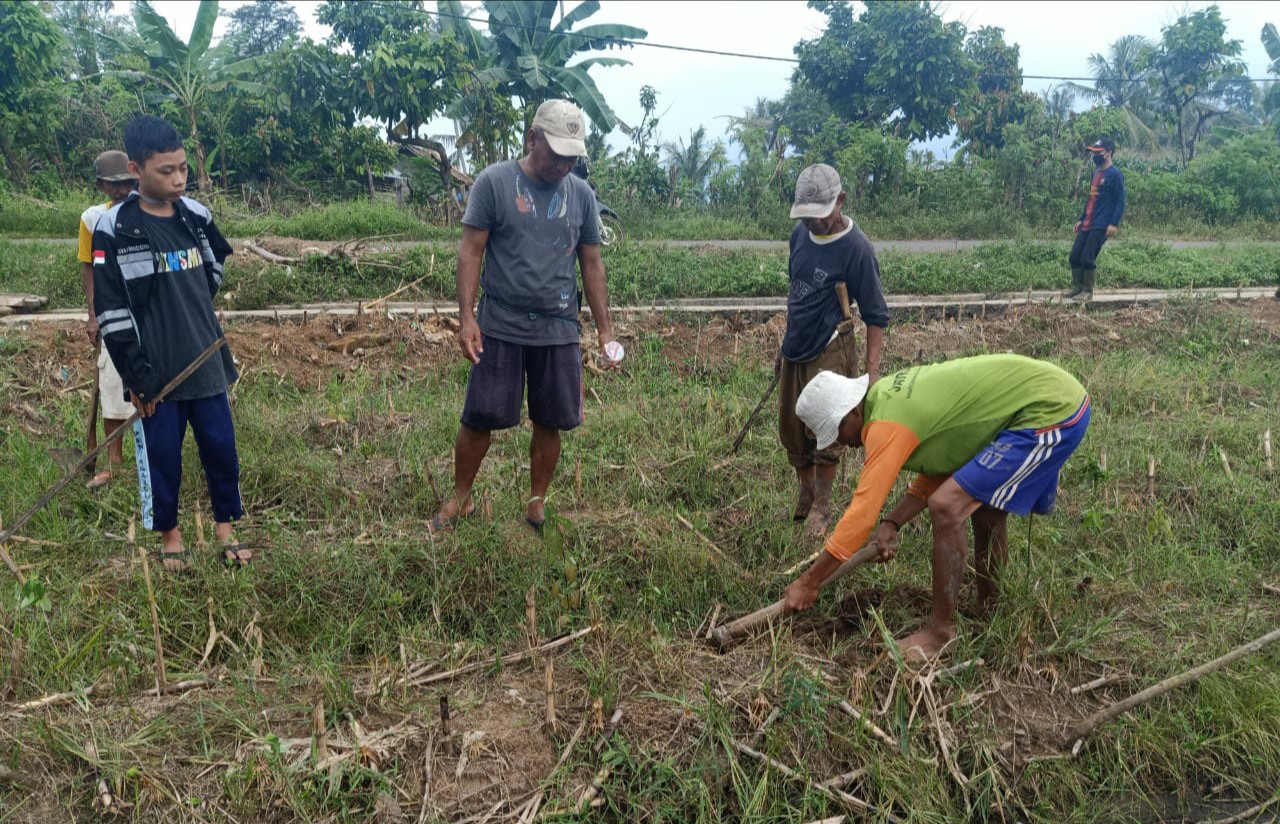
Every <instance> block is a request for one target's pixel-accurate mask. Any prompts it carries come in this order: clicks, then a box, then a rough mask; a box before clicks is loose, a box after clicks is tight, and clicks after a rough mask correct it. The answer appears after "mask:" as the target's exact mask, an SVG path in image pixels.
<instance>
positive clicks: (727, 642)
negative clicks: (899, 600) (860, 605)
mask: <svg viewBox="0 0 1280 824" xmlns="http://www.w3.org/2000/svg"><path fill="white" fill-rule="evenodd" d="M879 554H880V547H879V546H878V545H877V544H876V543H875V542H871V543H869V544H867V545H866V546H864V547H863V548H862V549H860V550H858V551H857V552H855V553H854V555H853V557H852V558H850V559H849V560H847V561H845V562H844V563H843V564H841V565H840V566H839V567H838V568H837V569H836V571H835V572H833V573H831V575H830V576H828V578H827V580H825V581H823V582H822V586H824V587H826V586H830V585H831V584H834V583H835V582H836V581H839V580H840V579H841V578H843V577H844V576H846V575H848V574H849V573H850V572H853V571H854V570H855V569H857V568H858V567H860V566H862V565H863V564H865V563H866V562H867V561H870V560H871V559H872V558H875V557H876V556H878V555H879ZM785 607H786V599H780V600H778V601H776V602H774V603H772V604H770V605H769V606H767V607H764V608H763V609H758V610H756V611H755V612H753V613H751V614H750V615H746V616H743V617H742V618H739V619H738V620H736V621H731V622H730V623H728V624H725V625H723V626H719V627H716V629H715V631H714V632H712V633H711V638H712V640H714V641H715V642H716V646H717V647H719V648H720V651H721V652H724V651H725V650H726V649H728V648H729V647H730V646H732V645H733V644H734V642H736V641H738V640H739V639H741V638H742V637H744V636H746V635H748V634H749V633H751V632H753V631H755V630H757V629H759V628H760V627H762V626H764V625H766V624H768V623H769V622H770V621H774V620H776V619H778V618H780V617H782V613H783V609H784V608H785Z"/></svg>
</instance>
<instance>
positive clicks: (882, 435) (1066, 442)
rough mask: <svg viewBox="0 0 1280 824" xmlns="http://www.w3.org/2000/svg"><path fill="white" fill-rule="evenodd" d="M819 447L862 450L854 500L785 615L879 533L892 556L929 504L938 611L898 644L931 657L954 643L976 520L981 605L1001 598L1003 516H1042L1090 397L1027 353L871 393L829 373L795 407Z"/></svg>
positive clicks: (920, 374) (925, 373)
mask: <svg viewBox="0 0 1280 824" xmlns="http://www.w3.org/2000/svg"><path fill="white" fill-rule="evenodd" d="M796 414H797V415H799V416H800V418H801V419H802V420H803V421H804V422H805V424H806V425H807V426H808V427H809V428H810V429H812V430H813V432H814V434H815V436H816V437H817V443H818V448H820V449H821V448H824V447H826V446H828V445H830V444H832V443H834V442H836V441H839V442H840V443H843V444H846V445H848V446H855V447H856V446H860V445H865V447H866V458H865V461H864V463H863V468H862V474H861V476H860V477H859V479H858V488H857V490H856V491H855V492H854V495H853V503H852V504H851V505H850V506H849V508H848V509H847V510H846V511H845V513H844V515H843V516H842V517H841V519H840V522H839V523H838V524H837V525H836V528H835V531H834V532H833V533H832V535H831V537H830V538H828V539H827V542H826V551H825V552H824V553H823V554H822V555H821V556H820V557H819V559H818V560H817V561H815V562H814V564H813V566H811V567H810V568H809V569H808V570H807V571H806V572H805V573H804V574H803V575H801V576H800V577H799V578H797V579H796V580H795V581H793V582H792V583H791V584H790V585H789V586H788V587H787V590H786V602H787V612H788V613H791V612H796V611H798V610H803V609H808V608H809V607H811V606H813V603H814V601H815V600H816V599H817V597H818V588H819V587H820V586H821V585H822V582H823V581H825V580H826V579H827V577H828V576H830V575H831V573H832V572H834V571H835V570H836V568H837V567H839V566H840V564H842V563H843V562H844V561H846V560H848V558H849V557H850V556H851V555H852V554H853V552H854V550H855V549H856V548H858V547H860V546H861V545H862V544H863V542H865V541H866V540H867V539H868V538H869V537H870V536H871V532H872V529H873V528H875V527H876V526H877V521H879V529H878V530H877V532H878V534H877V541H878V542H879V543H880V546H881V555H880V558H879V559H878V560H881V561H884V560H888V559H889V558H892V557H893V555H894V554H895V552H896V547H897V531H898V529H899V528H900V527H901V526H902V524H904V523H905V522H906V521H908V520H910V519H911V518H912V517H914V516H915V515H916V514H918V513H919V512H921V511H923V510H924V509H925V508H926V507H927V508H928V510H929V515H930V518H931V519H932V521H933V606H932V610H931V612H930V615H929V619H928V621H927V622H926V623H925V626H924V628H923V629H921V630H920V631H919V632H916V633H914V634H913V635H910V636H908V637H907V638H905V639H903V640H901V641H899V642H898V644H899V646H900V647H901V649H902V650H903V652H904V653H905V654H907V655H909V656H912V657H923V658H930V657H932V656H934V655H937V654H938V653H939V652H941V651H942V648H943V647H945V646H946V644H947V643H948V642H949V641H950V640H951V639H952V638H954V637H955V611H956V601H957V599H958V597H959V595H960V583H961V581H962V579H963V577H964V570H965V561H966V558H967V556H968V551H969V538H968V534H967V531H966V529H965V519H967V518H969V517H970V516H972V517H973V522H974V543H975V553H974V554H975V557H974V566H975V568H976V570H977V573H978V594H979V598H980V600H983V601H985V602H990V601H991V600H992V599H993V598H994V597H995V594H996V575H997V572H998V570H999V567H1000V566H1001V564H1003V562H1004V560H1005V558H1006V556H1007V554H1008V540H1007V538H1006V531H1005V519H1006V517H1007V514H1008V513H1010V512H1013V513H1015V514H1018V515H1027V514H1028V513H1031V512H1035V513H1037V514H1040V513H1046V512H1049V511H1050V510H1052V509H1053V506H1054V504H1055V503H1056V501H1057V491H1058V473H1059V471H1060V470H1061V469H1062V465H1063V464H1064V463H1065V462H1066V460H1067V457H1068V456H1070V455H1071V453H1072V452H1074V451H1075V449H1076V447H1077V446H1079V444H1080V441H1081V439H1082V438H1083V437H1084V433H1085V429H1086V428H1087V427H1088V425H1089V396H1088V394H1087V393H1086V392H1085V390H1084V387H1083V386H1081V385H1080V382H1079V381H1077V380H1076V379H1075V378H1074V377H1072V376H1071V375H1069V374H1068V373H1067V372H1065V371H1064V370H1062V369H1061V368H1059V367H1057V366H1055V365H1053V364H1051V363H1046V362H1044V361H1038V360H1033V359H1031V358H1026V357H1022V356H1021V355H982V356H979V357H973V358H961V359H959V360H954V361H950V362H947V363H939V364H933V365H929V366H913V367H911V368H910V369H905V370H903V371H901V372H897V373H894V374H893V375H891V376H889V377H887V378H885V379H883V380H881V381H879V382H878V383H876V384H875V386H873V387H871V389H870V391H868V389H867V378H866V376H865V375H864V376H863V377H861V378H856V379H851V378H845V377H842V376H840V375H837V374H835V373H833V372H822V373H820V374H819V375H818V376H817V377H815V378H814V379H813V381H812V382H810V384H809V385H808V386H806V387H805V389H804V391H803V392H802V393H801V394H800V399H799V401H798V402H797V403H796ZM904 468H905V469H910V470H913V471H915V472H916V473H918V474H917V476H916V478H915V480H914V481H913V483H912V484H911V488H910V490H909V491H908V495H907V496H906V497H905V498H904V499H903V501H902V502H901V503H899V504H898V505H897V506H896V507H895V508H894V510H893V511H892V512H890V513H889V515H888V516H886V517H884V518H880V511H881V509H882V508H883V507H884V504H885V500H886V499H887V498H888V496H889V490H890V489H891V488H892V487H893V483H894V480H895V479H896V478H897V476H898V473H899V472H900V471H901V470H902V469H904Z"/></svg>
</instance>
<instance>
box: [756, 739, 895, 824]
mask: <svg viewBox="0 0 1280 824" xmlns="http://www.w3.org/2000/svg"><path fill="white" fill-rule="evenodd" d="M730 743H732V745H733V748H734V749H736V750H737V751H738V752H740V753H742V754H743V755H745V756H747V757H748V758H752V759H754V760H756V761H759V762H760V763H761V764H764V765H766V766H768V767H771V768H772V769H774V770H777V771H778V772H780V773H782V774H783V775H784V776H786V777H787V778H790V779H791V780H792V781H796V782H799V783H801V784H805V785H806V786H808V787H810V788H811V789H812V790H813V791H814V792H816V793H818V794H819V795H821V796H823V797H825V798H826V799H827V800H829V801H834V802H836V803H837V804H843V805H844V806H846V807H849V808H851V809H854V810H857V811H858V812H862V813H874V812H877V809H876V807H874V806H872V805H871V804H868V803H867V802H865V801H863V800H862V799H861V798H858V797H856V796H853V795H850V794H849V793H847V792H845V791H844V790H832V789H828V788H826V787H823V786H822V785H821V784H815V783H813V782H812V781H810V780H809V779H807V778H805V777H804V776H802V775H800V773H798V772H796V771H795V770H793V769H791V768H790V767H788V766H787V765H786V764H783V763H782V762H781V761H779V760H777V759H776V758H770V757H769V756H767V755H765V754H764V753H762V752H757V751H756V750H753V749H751V748H750V747H748V746H747V745H746V744H743V743H742V742H740V741H731V742H730ZM884 815H885V818H886V819H887V820H888V821H893V822H895V824H900V822H901V821H902V819H900V818H898V817H897V816H894V815H891V814H890V813H888V812H887V811H885V813H884Z"/></svg>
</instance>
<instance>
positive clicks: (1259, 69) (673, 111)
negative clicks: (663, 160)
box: [153, 0, 1280, 156]
mask: <svg viewBox="0 0 1280 824" xmlns="http://www.w3.org/2000/svg"><path fill="white" fill-rule="evenodd" d="M153 5H154V6H155V7H156V9H157V10H158V11H159V12H160V13H161V14H162V15H164V16H165V17H166V18H168V20H169V22H170V24H171V25H172V26H173V27H174V29H175V31H176V32H177V34H178V35H179V36H180V37H182V38H183V39H186V38H187V36H188V35H189V34H190V32H191V26H192V24H193V23H194V21H195V10H196V4H195V3H190V2H184V1H183V0H153ZM239 5H243V0H226V1H225V2H223V3H222V7H223V8H224V9H231V8H235V7H236V6H239ZM293 5H294V6H295V7H296V8H297V9H298V16H299V17H300V18H301V19H302V21H303V26H304V32H305V33H306V35H307V36H309V37H311V38H312V39H315V40H321V39H323V38H325V37H326V36H327V35H328V33H329V32H328V29H327V27H325V26H321V25H320V24H319V23H317V22H316V18H315V12H316V7H317V6H318V5H319V2H318V0H293ZM576 5H577V3H576V2H574V1H573V0H568V1H567V2H566V3H565V7H566V8H567V9H572V8H573V7H574V6H576ZM1209 5H1210V4H1209V3H1205V2H1194V3H1189V2H1168V0H1159V1H1146V2H1138V1H1137V0H1111V2H1097V1H1096V0H1093V1H1087V0H1070V1H1069V2H1068V1H1066V0H1040V1H1039V2H993V1H992V0H949V2H944V3H942V5H941V9H942V16H943V18H944V19H945V20H948V21H950V20H958V21H960V22H961V23H963V24H964V25H965V26H966V27H967V28H968V29H970V30H972V29H975V28H978V27H979V26H1001V27H1003V28H1004V30H1005V39H1006V40H1007V41H1009V42H1012V43H1017V44H1018V45H1019V46H1020V47H1021V62H1022V70H1023V73H1024V74H1033V75H1034V74H1040V75H1061V76H1088V73H1089V72H1088V65H1087V62H1086V61H1087V59H1088V57H1089V55H1090V54H1091V53H1094V52H1102V53H1105V52H1106V51H1107V48H1108V46H1109V45H1110V44H1111V43H1112V42H1113V41H1115V40H1116V39H1117V38H1119V37H1121V36H1123V35H1126V34H1142V35H1145V36H1147V37H1150V38H1158V37H1159V36H1160V28H1161V26H1164V25H1167V24H1169V23H1172V22H1174V21H1175V20H1176V19H1177V18H1178V17H1179V16H1180V15H1181V14H1185V13H1187V12H1188V11H1193V10H1196V9H1201V8H1206V7H1207V6H1209ZM426 6H427V8H428V9H434V7H435V4H434V3H433V2H430V0H428V2H427V4H426ZM600 6H601V8H600V11H599V12H597V13H596V14H594V15H593V16H592V17H591V18H590V20H589V21H588V22H589V23H626V24H629V25H633V26H639V27H641V28H644V29H647V30H648V32H649V37H648V40H649V41H650V42H653V43H662V44H668V45H677V46H694V47H698V48H704V49H718V50H723V51H734V52H745V53H751V54H762V55H771V56H777V57H794V53H793V52H792V48H793V47H794V46H795V44H796V43H797V42H798V41H800V40H802V39H806V38H812V37H816V36H818V35H819V34H820V33H821V31H822V27H823V23H824V21H825V20H826V18H825V17H824V16H823V15H822V14H819V13H818V12H816V11H814V10H812V9H810V8H809V7H808V6H807V5H806V3H804V2H803V0H746V1H745V2H744V1H743V0H739V2H732V3H730V2H704V1H703V0H684V2H681V3H678V4H677V3H671V2H668V1H667V0H602V1H601V4H600ZM1218 6H1219V7H1220V8H1221V9H1222V14H1223V17H1224V18H1225V19H1226V21H1227V36H1228V37H1230V38H1235V39H1238V40H1240V41H1241V43H1242V45H1243V49H1244V50H1243V53H1242V55H1241V56H1242V57H1243V59H1244V60H1245V61H1246V63H1247V64H1248V67H1249V76H1250V77H1266V76H1267V75H1266V67H1267V62H1268V61H1267V54H1266V51H1265V50H1264V49H1263V47H1262V41H1261V33H1262V26H1263V25H1264V24H1265V23H1268V22H1273V23H1276V24H1277V25H1280V3H1266V2H1256V1H1254V0H1222V2H1219V3H1218ZM475 15H476V16H477V17H483V16H484V13H483V11H482V10H480V11H477V12H475ZM225 26H226V21H225V20H224V21H221V22H220V24H219V28H218V30H217V32H218V33H219V34H220V33H221V32H222V31H223V30H224V29H225ZM610 54H611V55H613V56H621V57H624V58H626V59H628V60H630V61H631V62H632V65H630V66H622V67H608V68H601V67H597V68H594V69H592V70H591V75H592V77H594V78H595V80H596V84H597V85H598V86H599V87H600V90H601V91H602V92H603V93H604V95H605V98H606V99H607V100H608V101H609V103H610V105H612V106H613V108H614V110H615V111H616V112H617V113H618V115H619V117H621V118H622V119H623V120H624V121H625V122H627V123H631V124H635V123H637V122H638V121H639V119H640V114H641V109H640V103H639V94H640V87H641V86H645V85H648V86H653V87H654V88H655V89H657V91H658V112H659V113H663V112H665V115H664V116H663V117H662V120H661V123H660V125H659V132H660V134H661V137H662V139H663V140H669V141H675V140H676V139H677V138H684V139H686V140H687V139H688V135H689V133H690V131H692V130H693V129H696V128H697V127H698V126H699V125H702V126H706V127H707V131H708V132H709V133H710V135H711V136H713V137H719V136H722V135H723V134H724V128H725V125H726V123H727V121H726V120H724V119H722V116H723V115H739V114H741V113H742V111H743V109H745V108H746V107H748V106H750V105H751V104H752V103H753V102H754V101H755V100H756V98H758V97H766V98H777V97H780V96H781V95H782V94H784V93H785V92H786V89H787V81H788V78H789V77H790V76H791V72H792V70H793V68H794V64H790V63H777V62H769V61H763V60H751V59H745V58H737V57H721V56H714V55H702V54H693V53H688V52H677V51H669V50H666V49H656V48H648V47H642V46H641V47H635V48H628V49H624V50H622V51H621V52H619V51H618V50H614V51H612V52H610ZM1054 82H1055V81H1049V80H1044V81H1041V80H1028V81H1026V82H1025V84H1024V87H1025V88H1027V89H1028V90H1030V91H1035V92H1039V91H1042V90H1044V89H1046V88H1048V87H1049V86H1051V85H1053V84H1054ZM431 128H432V130H433V131H438V132H444V131H451V130H452V126H451V125H450V124H449V123H448V122H447V121H441V122H439V123H437V124H432V127H431ZM624 141H625V138H622V137H621V136H620V135H619V134H618V133H616V132H615V134H614V136H613V138H612V139H611V143H612V144H613V145H614V146H615V147H620V146H622V145H624ZM949 144H950V140H948V139H941V140H935V141H931V142H930V144H928V147H929V148H931V149H933V150H934V151H935V153H937V154H939V155H943V156H946V155H949V153H950V148H949Z"/></svg>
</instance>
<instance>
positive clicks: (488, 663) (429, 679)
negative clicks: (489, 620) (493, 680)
mask: <svg viewBox="0 0 1280 824" xmlns="http://www.w3.org/2000/svg"><path fill="white" fill-rule="evenodd" d="M594 629H595V626H594V625H593V626H589V627H583V628H582V629H580V630H578V631H577V632H575V633H573V634H572V635H566V636H564V637H562V638H557V639H555V640H554V641H548V642H547V643H545V644H543V645H541V646H538V647H534V648H533V649H528V650H524V651H523V652H513V653H511V654H510V655H503V656H501V657H499V658H498V659H497V660H493V659H486V660H484V661H476V662H475V663H472V664H467V665H466V666H464V667H458V668H457V669H451V670H449V671H448V672H437V673H433V674H431V675H423V676H420V677H415V678H414V679H413V680H411V681H410V682H409V686H411V687H424V686H426V685H427V684H434V683H437V682H439V681H448V680H451V679H453V678H457V677H458V676H459V675H466V674H467V673H469V672H475V671H476V670H481V669H485V668H486V667H492V666H493V665H494V664H501V665H502V666H504V667H505V666H507V665H508V664H514V663H516V662H517V661H523V660H525V659H526V658H532V657H533V656H535V655H539V654H542V653H546V652H551V651H552V650H556V649H559V648H560V647H563V646H566V645H568V644H570V643H572V642H574V641H576V640H578V639H579V638H582V637H583V636H585V635H587V634H589V633H590V632H592V631H593V630H594Z"/></svg>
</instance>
